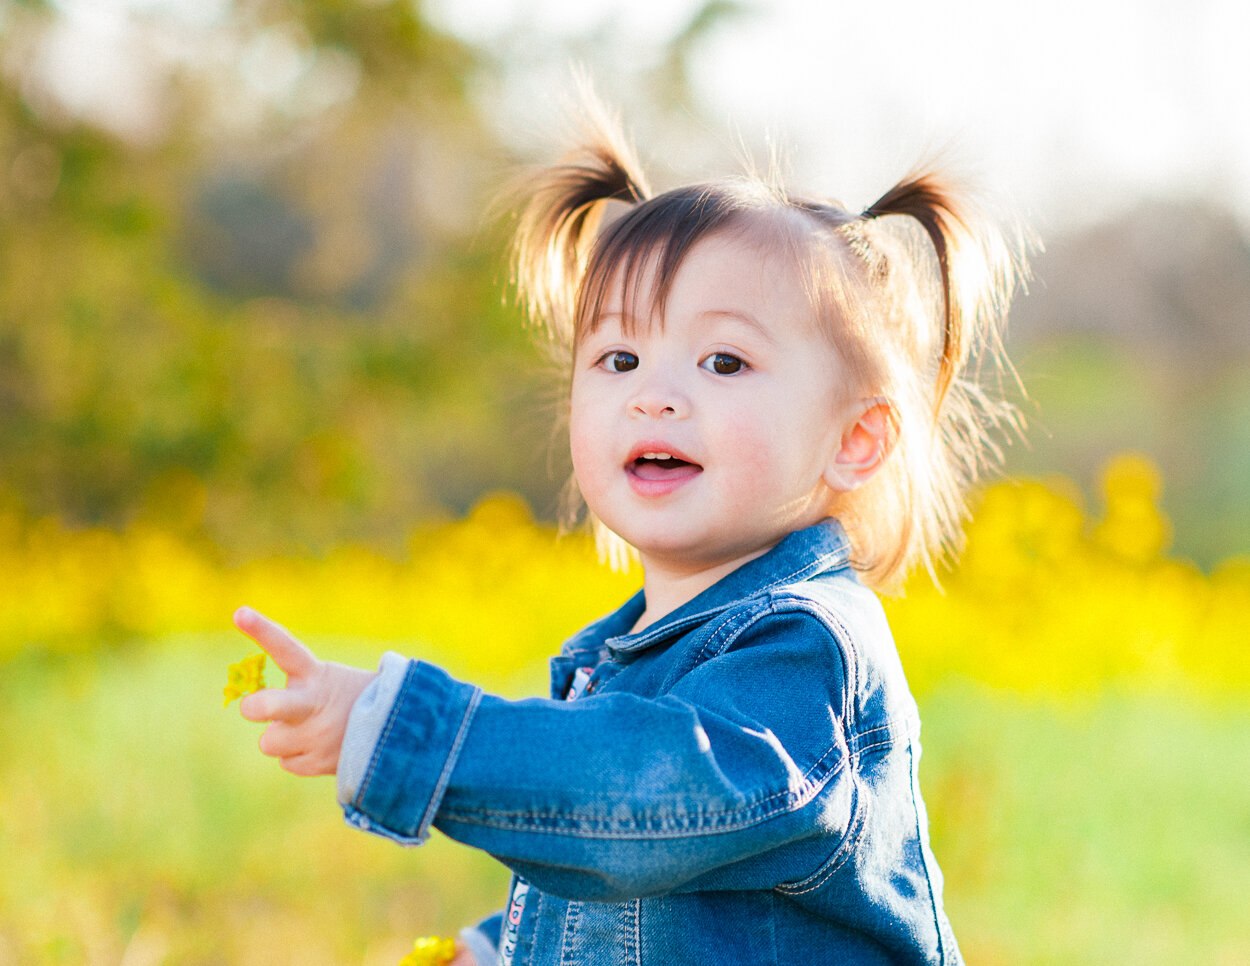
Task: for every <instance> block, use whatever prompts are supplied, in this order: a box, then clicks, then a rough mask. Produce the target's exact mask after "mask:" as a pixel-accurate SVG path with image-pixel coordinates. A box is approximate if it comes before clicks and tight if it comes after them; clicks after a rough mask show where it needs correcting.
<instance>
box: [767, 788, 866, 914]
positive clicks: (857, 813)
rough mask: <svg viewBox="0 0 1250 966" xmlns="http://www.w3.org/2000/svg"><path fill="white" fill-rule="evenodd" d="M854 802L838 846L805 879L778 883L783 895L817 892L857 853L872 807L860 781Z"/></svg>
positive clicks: (779, 890) (778, 888)
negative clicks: (864, 794)
mask: <svg viewBox="0 0 1250 966" xmlns="http://www.w3.org/2000/svg"><path fill="white" fill-rule="evenodd" d="M854 792H855V795H854V802H853V804H852V805H851V821H850V823H849V824H848V825H847V828H846V834H845V835H844V836H842V839H841V841H839V842H838V847H837V848H836V849H834V850H833V851H832V852H831V853H830V854H829V857H828V858H827V859H825V861H824V862H823V863H821V865H820V866H819V867H818V868H817V869H816V870H815V871H813V872H812V873H810V874H809V875H808V876H807V877H805V878H803V879H799V880H798V881H792V882H781V883H778V884H777V886H776V889H777V891H778V892H780V893H781V894H782V895H787V896H802V895H807V894H808V893H810V892H815V891H816V890H817V889H820V888H821V887H822V886H824V884H825V883H826V882H828V881H829V880H830V879H831V878H832V877H833V874H834V873H835V872H837V871H838V869H840V868H842V866H844V865H846V863H847V861H848V860H849V859H850V858H851V856H852V855H854V854H855V849H854V845H855V843H856V842H857V841H858V840H859V836H860V833H862V832H863V830H864V827H865V826H866V825H867V824H868V815H867V813H868V812H869V811H870V809H871V805H870V802H869V800H868V799H866V798H864V797H863V796H861V795H860V786H859V783H858V782H856V783H855V787H854Z"/></svg>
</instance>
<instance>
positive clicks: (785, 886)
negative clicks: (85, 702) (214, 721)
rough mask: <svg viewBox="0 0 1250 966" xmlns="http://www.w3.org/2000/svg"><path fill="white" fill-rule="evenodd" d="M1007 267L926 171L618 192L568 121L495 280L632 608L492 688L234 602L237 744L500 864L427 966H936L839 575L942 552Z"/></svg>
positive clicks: (868, 665)
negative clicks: (859, 193) (333, 639)
mask: <svg viewBox="0 0 1250 966" xmlns="http://www.w3.org/2000/svg"><path fill="white" fill-rule="evenodd" d="M601 127H602V126H601ZM610 203H611V204H610ZM613 209H624V210H623V212H617V211H614V210H613ZM613 215H614V216H615V217H614V218H613V217H611V216H613ZM605 216H609V217H605ZM909 226H910V228H909ZM1009 254H1010V253H1009V250H1008V247H1007V246H1006V245H1004V243H1003V239H1002V236H1000V235H999V234H996V233H995V232H994V231H993V230H991V229H988V228H986V227H984V226H982V225H980V224H979V223H978V222H976V221H975V220H974V219H973V217H972V215H971V213H970V212H969V211H968V210H967V208H966V206H965V203H964V202H963V201H962V200H961V199H960V198H959V197H958V196H957V195H956V193H955V192H953V191H952V190H951V189H950V188H949V187H948V186H947V184H946V183H945V182H943V181H942V180H941V179H939V178H938V177H936V176H934V175H931V174H921V175H917V176H914V177H909V178H908V179H906V180H905V181H903V182H902V183H900V184H899V185H898V186H896V187H895V188H893V189H891V190H890V191H889V192H888V193H887V194H886V195H885V196H884V197H883V198H882V199H881V200H880V201H878V202H877V203H876V204H874V205H871V206H870V207H869V208H868V209H867V210H865V211H863V212H860V213H856V212H851V211H847V210H846V209H844V208H843V207H841V206H839V205H836V204H833V203H831V202H827V201H819V200H807V199H803V198H798V197H794V196H792V195H790V194H788V193H787V192H786V191H785V190H784V189H783V188H782V187H781V186H780V185H779V184H777V183H775V179H771V178H762V177H754V176H753V177H748V178H743V179H740V180H727V181H718V182H711V183H706V184H696V185H691V186H688V187H683V188H678V189H676V190H673V191H668V192H666V193H663V194H656V195H653V194H652V193H651V192H650V190H649V189H648V188H647V186H646V183H645V181H644V180H643V178H642V177H641V175H640V174H639V173H638V169H637V165H636V163H635V162H634V160H633V158H632V156H631V154H630V152H629V151H628V150H627V149H626V148H625V147H624V146H623V145H622V142H621V139H620V138H619V136H617V135H616V134H615V133H613V132H611V131H610V130H608V129H607V128H603V129H602V130H600V131H599V133H598V134H597V135H596V137H595V138H593V139H592V141H591V143H589V144H588V145H587V146H586V147H585V148H584V149H583V150H581V151H580V152H578V153H577V154H575V155H572V156H570V157H569V158H568V159H566V160H565V161H564V162H563V163H560V164H557V165H555V166H553V167H551V168H549V169H547V170H546V171H544V172H542V173H541V174H539V175H537V176H536V177H535V178H534V179H533V180H532V181H531V182H530V183H529V184H528V188H527V192H526V194H525V196H524V198H523V200H522V203H521V209H520V218H519V223H518V229H517V243H516V248H515V256H516V257H515V266H516V272H517V281H518V284H519V286H520V289H521V291H522V293H524V297H525V299H526V301H527V305H528V308H529V310H530V313H531V315H532V317H533V318H534V319H535V320H537V321H538V322H540V323H541V324H542V325H543V326H545V327H546V329H547V331H548V332H549V333H550V335H551V337H552V339H553V340H554V343H555V344H556V345H557V346H559V347H561V348H562V349H564V350H567V360H568V364H569V365H570V366H571V386H570V390H569V395H568V416H569V435H570V442H571V450H572V458H573V468H574V476H575V480H576V487H577V490H578V491H579V492H580V495H581V497H582V498H583V499H584V500H585V503H586V505H587V507H588V508H589V511H590V513H591V514H592V517H593V519H594V521H595V522H596V526H597V527H599V528H600V532H601V534H603V535H604V536H605V538H606V539H608V540H619V541H621V542H623V543H624V544H626V545H628V547H630V548H632V549H633V551H634V552H636V554H637V556H638V558H639V559H640V560H641V563H642V567H643V571H644V583H643V589H642V590H641V591H640V592H639V593H638V594H637V595H636V596H635V597H634V598H633V599H631V600H629V601H627V602H626V603H625V604H623V605H622V606H621V607H620V609H619V610H617V611H615V612H614V613H611V614H609V615H607V616H606V617H604V618H602V619H601V620H599V621H598V622H596V623H594V624H592V625H590V626H589V627H587V628H586V629H584V630H583V631H581V632H580V633H578V634H577V635H575V636H574V637H573V638H572V639H571V640H569V641H567V642H565V644H564V646H563V648H562V649H561V652H560V654H559V656H557V657H555V658H553V659H552V662H551V682H552V683H551V698H550V699H531V700H524V701H506V700H503V699H502V698H498V697H494V696H492V695H488V694H483V693H482V691H481V690H480V689H478V688H476V687H474V686H473V685H471V684H467V683H463V682H460V681H457V680H454V679H452V678H451V677H450V676H448V675H447V674H446V673H445V672H443V671H442V670H440V669H439V668H437V667H434V666H432V665H430V664H427V663H424V662H421V661H406V660H404V659H402V658H400V657H399V656H398V655H394V654H388V655H386V656H384V657H383V659H382V662H381V665H380V668H379V671H378V672H377V673H376V674H374V673H370V672H366V671H363V670H357V669H352V668H346V667H343V666H341V665H336V664H330V663H326V662H321V661H319V660H317V659H316V658H315V657H314V656H313V655H312V654H311V653H310V652H309V651H308V650H307V649H306V648H305V647H304V646H303V645H301V644H300V643H299V642H297V641H296V640H295V639H293V638H292V637H291V636H290V635H289V634H288V633H287V632H286V631H285V630H283V629H282V628H281V627H279V626H278V625H276V624H274V623H272V622H271V621H268V620H267V619H266V618H263V617H261V616H260V615H259V614H257V613H256V612H254V611H251V610H248V609H246V608H244V609H241V610H240V611H239V612H238V613H237V614H236V615H235V622H236V624H237V626H238V627H239V628H240V629H241V630H242V631H243V632H244V633H246V634H248V635H249V636H250V637H252V638H254V639H255V640H256V641H257V642H258V643H259V644H260V645H261V646H262V647H263V648H264V649H265V650H266V651H268V652H269V653H270V654H271V655H272V656H273V658H274V659H275V661H276V662H277V664H278V665H279V666H280V667H281V668H282V669H283V670H284V671H285V672H286V673H287V675H288V681H287V685H286V687H285V689H274V690H268V691H261V692H259V693H257V694H254V695H251V696H249V697H247V698H246V699H245V700H244V701H243V704H242V710H243V714H244V715H245V716H246V717H248V718H250V719H252V720H255V721H268V722H271V724H270V726H269V727H268V729H267V730H266V732H265V734H264V736H263V737H262V739H261V750H262V751H263V752H264V753H265V754H267V755H271V756H273V757H276V758H279V759H280V760H281V762H282V764H283V766H284V767H285V768H287V769H288V770H289V771H291V772H294V773H296V774H301V775H313V774H331V773H333V774H337V776H338V789H339V798H340V801H341V803H342V805H343V808H344V810H345V813H346V816H347V820H348V821H349V822H350V823H351V824H353V825H355V826H357V827H359V828H362V829H366V830H369V831H372V832H376V833H378V834H380V835H384V836H387V837H390V838H392V839H395V840H397V841H399V842H403V843H408V844H416V843H420V842H422V841H424V840H425V838H426V837H427V836H428V835H429V832H430V828H431V826H434V827H436V828H438V829H439V830H440V831H442V832H443V833H444V834H446V835H448V836H450V837H451V838H453V839H456V840H458V841H460V842H464V843H466V844H468V845H472V846H475V847H477V848H480V849H485V850H486V851H488V852H490V853H491V854H492V855H494V856H496V857H497V858H498V859H499V860H500V861H501V862H503V863H504V864H506V865H507V866H508V867H509V868H510V869H511V870H512V872H513V873H514V874H513V878H512V886H511V893H510V895H509V896H508V897H507V901H506V904H505V906H504V909H503V911H502V912H501V913H500V914H498V915H496V916H494V917H492V918H491V919H488V920H487V921H485V922H483V923H482V924H480V925H479V926H478V927H475V928H472V929H468V930H465V931H464V932H463V933H462V934H461V940H460V946H459V951H458V953H457V960H456V961H457V962H459V963H469V962H476V963H477V964H478V966H485V964H486V963H488V962H489V963H496V962H497V963H501V964H504V966H521V964H532V966H556V964H567V963H578V964H661V963H664V964H673V963H677V964H707V966H723V964H731V966H732V964H784V966H797V964H802V963H840V964H841V963H846V964H851V963H854V964H869V963H874V964H875V963H947V964H950V963H959V962H960V961H961V959H960V954H959V949H958V947H957V945H956V942H955V939H954V936H953V935H952V933H951V929H950V925H949V923H948V921H947V917H946V915H945V913H944V911H943V906H942V878H941V874H940V872H939V870H938V867H937V864H936V862H935V861H934V858H933V855H932V854H931V852H930V848H929V841H928V832H927V819H926V816H925V809H924V804H923V802H922V800H921V797H920V790H919V786H918V783H917V759H918V758H919V755H920V745H919V741H918V732H919V720H918V716H917V711H916V706H915V702H914V701H913V699H912V697H911V695H910V693H909V691H908V688H907V682H906V680H905V679H904V676H903V670H902V668H901V666H900V664H899V659H898V656H897V654H896V652H895V647H894V644H893V641H892V639H891V636H890V631H889V628H888V627H887V625H886V621H885V617H884V615H883V613H882V609H881V606H880V604H879V603H878V600H877V597H876V596H875V594H874V592H873V590H872V589H870V588H877V589H880V588H891V587H894V586H896V585H897V584H898V582H899V581H900V580H901V579H902V577H903V576H904V575H905V574H906V573H907V572H908V571H909V570H910V569H911V568H913V567H914V566H915V565H917V564H921V565H924V566H928V567H932V565H933V561H934V559H935V558H936V557H938V556H940V555H941V554H942V553H943V552H944V551H945V550H946V549H947V548H949V547H951V546H952V545H953V544H954V543H955V542H956V541H957V539H958V535H959V527H960V523H961V520H962V516H963V512H964V504H963V493H964V489H965V488H966V486H967V484H969V483H970V482H971V481H972V480H973V479H974V478H975V477H976V475H977V474H978V473H979V471H980V470H981V469H983V468H984V465H985V463H986V462H987V456H988V458H989V459H991V460H992V458H993V457H994V456H996V454H997V450H996V449H995V448H994V447H993V446H992V445H991V444H989V442H988V436H987V434H988V432H989V431H990V430H992V429H994V428H995V427H998V426H1002V425H1004V424H1005V423H1010V421H1011V409H1010V407H1008V406H1006V405H1004V404H1000V403H996V402H993V401H992V400H991V399H990V397H989V395H988V394H987V393H986V392H985V391H983V390H982V389H981V388H980V387H979V385H978V382H977V380H976V379H975V378H974V377H975V376H977V375H978V373H979V371H980V370H981V369H982V368H983V364H984V363H992V362H994V361H995V360H996V359H998V358H999V353H998V350H999V348H1000V346H999V342H998V338H997V332H998V328H997V325H998V323H999V321H1000V317H1001V315H1002V312H1003V310H1004V308H1005V305H1006V300H1007V296H1008V295H1009V289H1010V287H1011V283H1012V281H1013V279H1014V276H1015V265H1014V264H1013V263H1012V261H1011V259H1010V257H1008V256H1009Z"/></svg>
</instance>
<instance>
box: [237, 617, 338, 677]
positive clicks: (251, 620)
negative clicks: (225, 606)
mask: <svg viewBox="0 0 1250 966" xmlns="http://www.w3.org/2000/svg"><path fill="white" fill-rule="evenodd" d="M234 626H235V627H237V628H238V629H239V630H241V631H242V632H243V633H244V634H246V635H247V636H248V637H250V638H251V639H252V640H254V641H255V642H256V643H257V644H259V645H260V646H261V648H263V649H264V650H265V652H266V653H268V655H269V656H270V657H272V658H273V662H274V663H275V664H276V665H278V668H279V669H280V670H282V671H283V672H284V673H285V674H286V676H287V677H288V678H292V677H295V678H299V677H308V676H309V675H311V674H312V673H313V672H314V671H316V670H317V665H318V663H319V662H318V660H317V657H316V655H315V654H313V652H312V651H310V650H309V649H308V648H307V647H305V646H304V645H303V644H302V643H300V642H299V641H298V640H296V639H295V637H294V636H293V635H292V634H291V632H290V631H288V630H287V629H286V628H285V627H283V626H282V625H281V624H279V623H278V622H277V621H272V620H270V619H269V618H268V617H266V616H265V615H264V614H261V613H258V612H257V611H254V610H252V608H250V607H240V608H239V609H238V610H236V611H235V612H234Z"/></svg>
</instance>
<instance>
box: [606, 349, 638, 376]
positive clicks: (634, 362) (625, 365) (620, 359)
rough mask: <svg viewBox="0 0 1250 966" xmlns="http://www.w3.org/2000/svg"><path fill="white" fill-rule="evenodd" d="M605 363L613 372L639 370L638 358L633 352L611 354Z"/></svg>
mask: <svg viewBox="0 0 1250 966" xmlns="http://www.w3.org/2000/svg"><path fill="white" fill-rule="evenodd" d="M603 361H604V363H605V364H606V365H607V367H608V368H609V369H610V370H611V371H612V372H630V371H631V370H633V369H637V368H638V357H637V356H636V355H634V354H633V353H632V352H610V353H608V355H607V356H606V357H605V358H604V360H603Z"/></svg>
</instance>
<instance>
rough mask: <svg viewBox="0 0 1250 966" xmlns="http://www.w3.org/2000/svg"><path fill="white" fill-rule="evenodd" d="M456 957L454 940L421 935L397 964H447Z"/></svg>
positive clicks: (422, 965)
mask: <svg viewBox="0 0 1250 966" xmlns="http://www.w3.org/2000/svg"><path fill="white" fill-rule="evenodd" d="M455 957H456V941H455V940H454V939H448V938H447V937H445V936H423V937H422V938H420V939H418V940H417V941H416V943H414V944H413V947H412V952H410V953H409V954H408V955H407V956H405V957H404V958H403V959H401V960H400V961H399V966H447V963H450V962H451V961H452V960H453V959H455Z"/></svg>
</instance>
